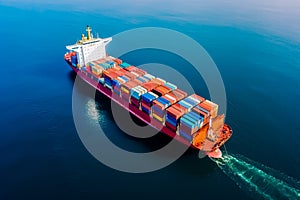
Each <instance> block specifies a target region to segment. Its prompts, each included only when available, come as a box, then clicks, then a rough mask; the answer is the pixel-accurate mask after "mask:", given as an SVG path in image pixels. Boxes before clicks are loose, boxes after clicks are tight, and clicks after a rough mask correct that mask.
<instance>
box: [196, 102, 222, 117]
mask: <svg viewBox="0 0 300 200" xmlns="http://www.w3.org/2000/svg"><path fill="white" fill-rule="evenodd" d="M199 106H200V107H201V108H202V109H203V110H205V111H207V112H209V113H210V115H211V117H212V118H215V117H216V116H217V115H218V105H217V104H215V103H213V102H211V101H209V100H205V101H203V102H202V103H200V104H199Z"/></svg>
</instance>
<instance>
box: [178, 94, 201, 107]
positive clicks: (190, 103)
mask: <svg viewBox="0 0 300 200" xmlns="http://www.w3.org/2000/svg"><path fill="white" fill-rule="evenodd" d="M203 100H204V98H203V97H200V96H198V95H196V94H193V95H190V96H188V97H187V98H185V99H183V100H181V101H179V102H178V103H179V104H180V105H181V106H183V107H185V108H186V109H188V111H191V109H192V108H193V107H195V106H196V105H198V104H199V103H201V102H202V101H203Z"/></svg>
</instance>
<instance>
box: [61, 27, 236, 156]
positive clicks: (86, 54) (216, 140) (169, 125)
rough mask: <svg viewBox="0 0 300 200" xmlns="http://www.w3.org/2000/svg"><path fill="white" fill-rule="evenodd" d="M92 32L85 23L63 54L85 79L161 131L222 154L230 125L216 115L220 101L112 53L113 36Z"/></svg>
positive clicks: (202, 148)
mask: <svg viewBox="0 0 300 200" xmlns="http://www.w3.org/2000/svg"><path fill="white" fill-rule="evenodd" d="M91 31H92V30H91V28H90V27H89V26H87V27H86V36H85V35H84V34H82V35H81V39H80V40H79V41H77V42H76V43H75V44H74V45H68V46H66V48H67V50H68V51H67V53H66V54H65V55H64V59H65V61H66V62H67V63H68V65H69V66H70V67H71V68H72V70H74V72H75V73H76V74H77V75H78V76H79V77H80V78H81V79H83V80H84V81H85V82H87V83H88V84H90V85H91V86H92V87H94V88H95V89H97V90H98V91H100V92H101V93H103V94H104V95H106V96H107V97H108V98H110V99H111V100H113V101H114V102H116V103H117V104H118V105H119V106H120V109H126V110H128V111H129V112H130V113H132V114H133V115H135V116H136V117H137V118H139V119H140V120H142V121H143V122H145V123H147V124H148V125H151V126H152V127H153V128H155V129H157V130H159V131H160V132H162V133H164V134H167V135H169V136H170V137H173V138H176V139H177V140H178V141H179V142H181V143H183V144H185V145H188V146H190V147H192V148H195V149H198V150H200V151H201V152H204V154H205V155H208V156H209V157H213V158H220V157H222V152H221V150H220V147H221V146H222V145H223V144H224V143H225V142H226V141H227V140H228V139H229V138H230V137H231V135H232V129H231V128H230V126H228V125H227V124H225V123H224V119H225V116H224V114H221V115H218V105H217V104H215V103H213V102H211V101H210V100H208V99H205V98H203V97H202V96H200V95H198V94H191V95H188V94H187V93H186V92H185V91H183V90H181V89H180V88H178V87H177V86H176V84H174V83H170V82H168V81H166V80H163V79H161V78H159V77H155V76H153V75H151V74H149V73H147V72H146V71H145V70H143V69H141V68H138V67H136V66H134V65H132V64H129V63H127V62H124V61H122V60H121V59H119V58H115V57H113V56H110V55H108V54H107V53H106V45H107V44H108V43H109V42H110V41H111V40H112V38H111V37H109V38H100V37H95V38H94V37H93V35H92V33H91ZM141 134H142V133H141ZM176 135H178V136H179V137H175V136H176Z"/></svg>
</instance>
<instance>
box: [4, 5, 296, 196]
mask: <svg viewBox="0 0 300 200" xmlns="http://www.w3.org/2000/svg"><path fill="white" fill-rule="evenodd" d="M128 1H129V2H128V5H127V6H125V3H124V5H123V4H120V5H119V4H117V3H116V5H114V4H113V3H107V5H105V6H104V7H101V5H100V4H96V3H95V2H94V3H95V6H94V7H93V6H85V7H82V8H81V9H80V6H78V5H80V4H79V2H80V1H75V2H73V3H70V2H68V1H67V3H65V4H60V3H59V2H57V4H55V3H53V4H46V3H44V4H34V5H30V4H28V3H26V2H25V3H24V4H17V3H14V2H15V1H12V2H11V3H4V2H2V1H0V22H1V31H0V38H1V50H0V51H1V71H2V73H1V74H2V78H1V87H0V91H1V94H2V95H1V97H0V108H1V114H0V119H1V121H0V125H1V132H0V158H1V159H0V177H1V180H0V199H21V198H22V199H33V198H39V199H54V198H55V199H63V198H64V199H65V198H72V199H83V198H92V199H108V198H122V199H127V198H140V199H163V198H168V199H191V198H193V199H217V198H225V199H230V198H232V199H248V198H249V197H248V196H247V195H246V194H245V193H244V192H243V191H242V190H240V189H239V187H238V186H237V185H236V184H235V183H234V182H233V181H231V180H230V179H229V178H228V177H227V176H226V175H225V174H223V173H222V171H221V170H220V169H219V168H218V167H217V165H216V164H215V163H213V162H212V161H211V160H210V159H208V158H205V159H202V160H199V159H198V158H197V152H195V151H187V152H186V153H185V154H184V155H183V156H182V157H181V158H180V159H178V160H177V161H176V162H174V163H173V164H171V165H169V166H168V167H166V168H164V169H161V170H159V171H155V172H151V173H146V174H129V173H123V172H119V171H116V170H113V169H111V168H108V167H107V166H105V165H103V164H102V163H100V162H99V161H97V160H96V159H95V158H94V157H92V155H91V154H89V152H88V151H87V150H86V149H85V147H84V146H83V144H82V143H81V141H80V139H79V137H78V135H77V132H76V129H75V126H74V121H73V117H72V90H73V83H74V78H75V76H74V74H73V73H71V70H70V68H69V67H68V65H67V64H66V63H65V62H64V60H63V55H64V53H65V51H66V50H65V46H66V45H68V44H72V43H74V42H75V41H76V40H77V39H79V38H80V34H81V33H82V32H83V31H84V28H85V26H86V25H87V24H89V25H90V26H91V27H92V28H93V30H95V31H97V32H98V33H99V34H100V36H101V37H109V36H112V35H115V34H117V33H119V32H121V31H125V30H128V29H132V28H139V27H148V26H155V27H164V28H170V29H173V30H176V31H179V32H182V33H184V34H186V35H188V36H189V37H191V38H193V39H194V40H196V41H197V42H199V43H200V44H201V45H202V46H203V47H204V48H205V49H206V50H207V52H208V53H209V54H210V56H211V57H212V58H213V59H214V61H215V63H216V65H217V66H218V68H219V71H220V73H221V75H222V78H223V81H224V85H225V87H226V93H227V103H228V104H227V116H226V122H227V123H228V124H230V125H231V126H232V128H233V130H234V135H233V136H232V138H231V139H230V140H229V141H228V142H227V143H226V147H227V150H228V151H229V152H232V153H238V154H242V155H244V156H246V157H248V158H250V159H252V160H255V161H257V162H259V163H263V164H265V165H267V166H269V167H272V168H274V169H277V170H279V171H281V172H284V173H285V174H287V175H289V176H292V177H294V178H296V179H298V180H300V170H299V166H300V157H299V154H300V148H299V146H300V135H299V130H300V123H299V113H300V105H299V99H300V38H299V35H300V31H299V29H298V28H299V27H298V26H296V24H295V23H297V20H296V15H297V14H295V10H297V8H299V6H298V5H295V6H292V3H293V2H288V3H291V5H286V6H285V7H283V8H284V9H283V10H278V9H277V8H282V6H281V5H277V7H275V8H274V7H273V6H274V5H273V4H272V3H271V2H269V3H268V2H265V3H264V4H262V5H259V6H260V7H258V5H256V4H254V5H253V8H252V7H251V6H249V7H247V6H242V5H236V6H232V5H235V4H234V2H232V4H230V2H229V3H228V4H226V5H228V6H225V7H222V5H220V6H218V5H209V6H207V7H204V8H203V9H201V8H199V10H197V8H194V7H193V6H192V4H191V5H184V6H183V7H182V10H181V12H179V11H178V8H176V6H175V5H173V6H170V7H168V9H166V10H164V11H162V10H160V9H161V6H162V5H161V4H162V3H160V4H158V5H157V6H154V5H152V4H150V3H149V2H148V3H149V4H147V6H146V7H147V9H148V12H147V9H146V8H144V7H143V6H142V5H139V4H137V5H135V4H134V3H133V1H132V2H131V0H128ZM288 3H287V4H288ZM131 4H132V7H130V5H131ZM203 4H204V3H203ZM257 4H259V3H257ZM16 5H17V6H16ZM122 5H123V6H125V7H122ZM148 5H149V6H148ZM230 5H231V6H230ZM97 6H99V9H97ZM238 6H241V7H242V9H239V8H238ZM297 6H298V7H297ZM142 7H143V9H141V8H142ZM246 7H247V8H246ZM212 8H214V11H213V12H211V11H210V9H212ZM289 8H290V9H291V11H290V12H289V10H288V9H289ZM188 9H191V12H188V11H189V10H188ZM243 9H244V10H243ZM179 10H180V9H179ZM231 11H234V12H231ZM160 14H161V15H160ZM278 15H281V16H282V17H279V16H278ZM298 19H299V18H298ZM108 53H110V54H112V55H113V49H112V50H111V51H109V52H108ZM122 59H123V60H126V61H127V62H128V63H131V64H134V65H141V64H146V63H154V62H156V63H162V64H166V65H168V66H171V67H173V68H175V69H178V70H179V71H180V72H182V73H183V74H184V76H185V77H188V79H189V80H190V82H191V84H192V85H193V86H194V88H196V91H197V93H198V94H200V95H202V96H204V97H207V98H209V94H208V90H207V88H206V86H205V84H204V82H203V80H202V79H201V78H200V77H199V79H195V78H189V77H193V74H192V72H191V71H189V70H185V68H183V66H187V68H188V67H189V64H188V63H187V62H186V61H184V60H182V59H180V58H178V57H176V56H175V55H173V54H171V53H168V52H164V51H158V50H153V49H147V50H139V51H134V52H131V53H128V54H126V55H124V56H123V57H122ZM179 66H180V67H179ZM157 75H158V74H157ZM162 76H163V75H162ZM173 82H174V83H176V82H175V81H173ZM86 89H87V90H88V89H89V87H88V86H87V87H86ZM79 93H80V95H81V96H82V97H83V98H85V99H86V100H87V101H88V100H90V99H91V98H92V97H90V96H88V95H87V94H86V93H85V91H84V90H81V91H79ZM96 112H97V115H100V116H101V120H100V123H102V124H104V125H105V126H106V127H109V128H110V130H111V131H110V133H109V134H110V135H109V137H110V138H111V139H112V140H113V141H114V142H115V143H118V144H120V146H122V147H124V148H128V149H130V150H132V151H137V152H138V151H147V150H149V149H152V148H153V146H155V147H159V146H163V145H164V144H165V143H166V142H167V141H168V138H165V137H164V136H158V137H155V138H152V139H148V140H146V141H144V142H142V141H141V140H137V139H132V138H131V137H129V136H127V135H126V134H125V133H123V132H122V131H121V130H120V129H119V128H118V127H117V125H116V124H115V122H114V120H113V117H112V114H111V111H110V101H109V100H107V99H106V98H104V97H103V96H101V95H99V97H98V101H97V106H96ZM91 117H92V116H91ZM91 122H93V119H91Z"/></svg>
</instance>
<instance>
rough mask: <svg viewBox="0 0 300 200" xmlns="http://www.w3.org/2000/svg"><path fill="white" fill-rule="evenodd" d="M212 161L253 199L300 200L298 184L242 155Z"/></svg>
mask: <svg viewBox="0 0 300 200" xmlns="http://www.w3.org/2000/svg"><path fill="white" fill-rule="evenodd" d="M212 160H213V161H214V162H215V163H216V164H217V165H218V166H219V168H220V169H221V170H222V171H223V172H224V173H225V174H226V175H227V176H229V177H230V178H231V179H232V180H233V181H235V182H236V184H237V185H238V186H239V187H240V188H241V189H242V190H244V191H245V192H246V193H248V194H249V195H250V196H252V197H253V198H254V199H300V182H299V181H297V180H295V179H294V178H292V177H289V176H287V175H285V174H283V173H281V172H279V171H276V170H274V169H272V168H270V167H267V166H265V165H263V164H260V163H257V162H255V161H252V160H250V159H248V158H246V157H244V156H242V155H230V154H227V155H224V156H223V157H222V158H220V159H213V158H212Z"/></svg>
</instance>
